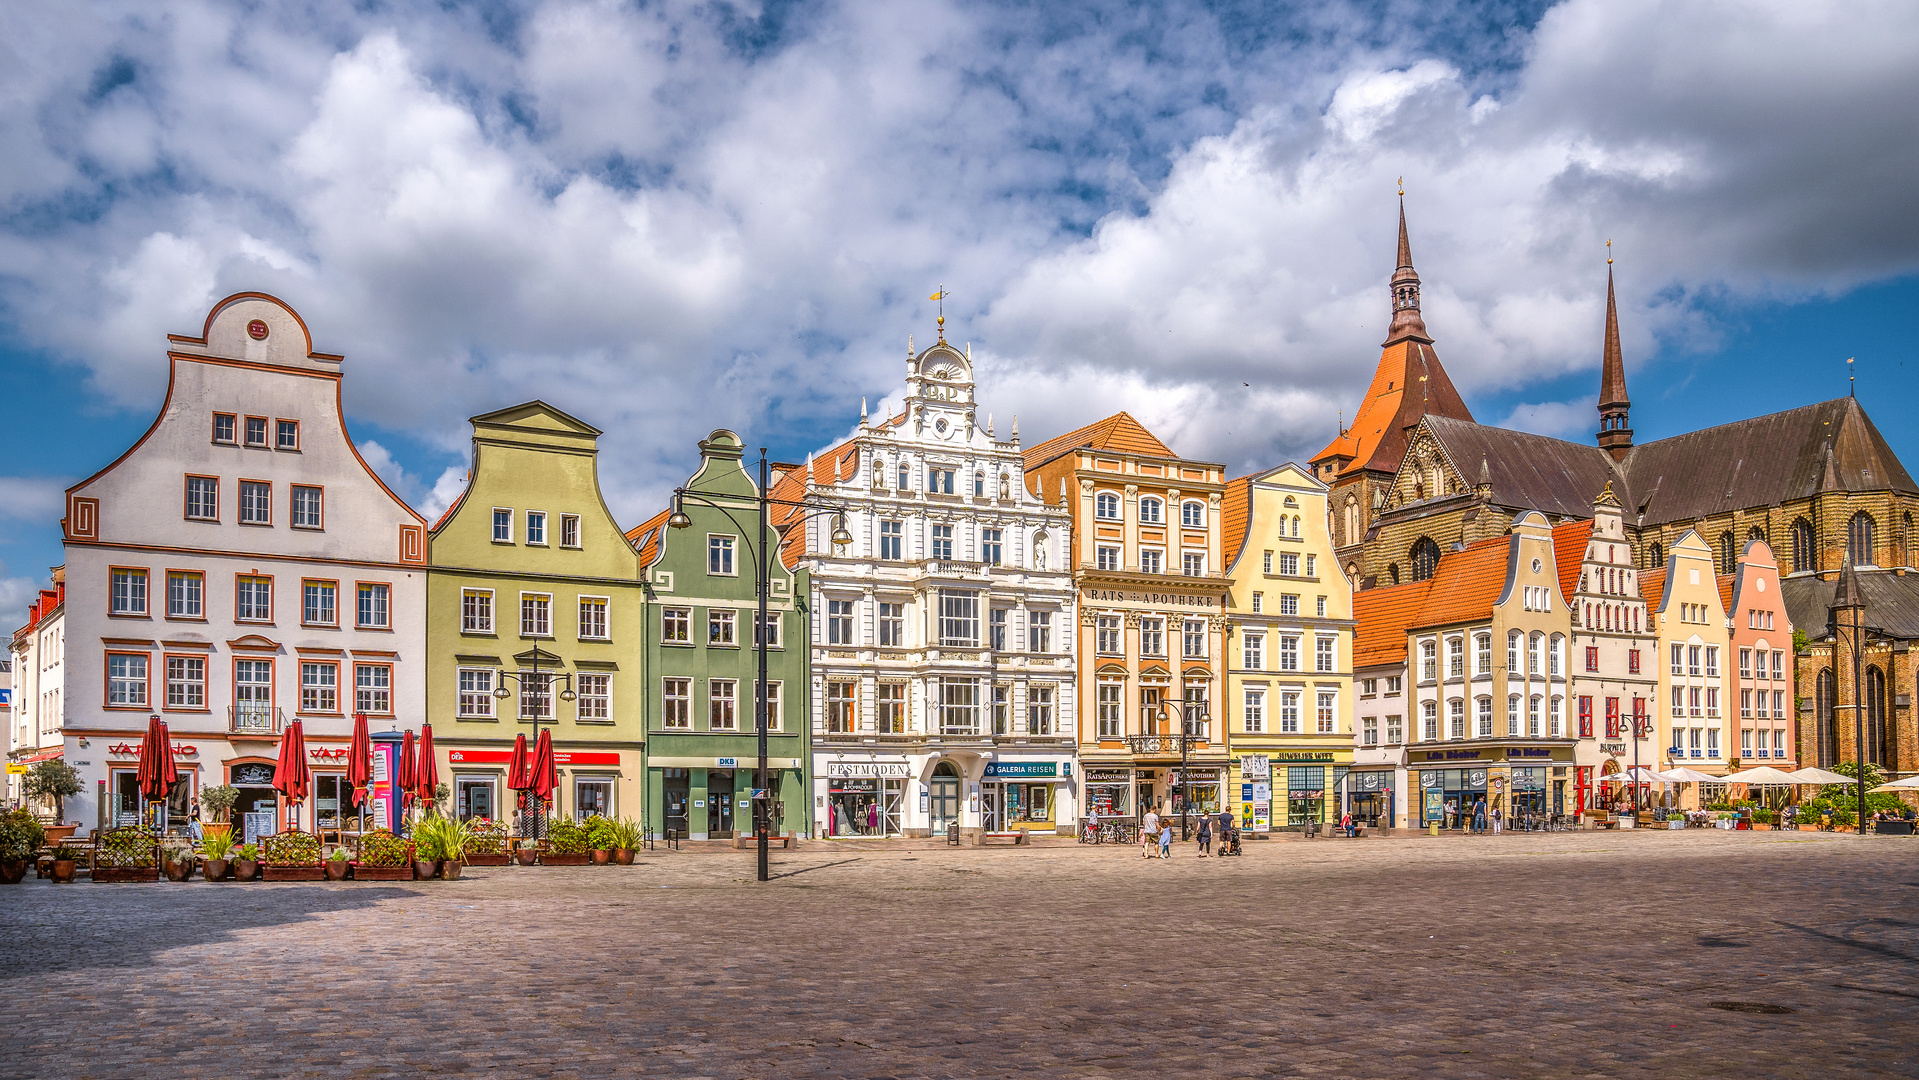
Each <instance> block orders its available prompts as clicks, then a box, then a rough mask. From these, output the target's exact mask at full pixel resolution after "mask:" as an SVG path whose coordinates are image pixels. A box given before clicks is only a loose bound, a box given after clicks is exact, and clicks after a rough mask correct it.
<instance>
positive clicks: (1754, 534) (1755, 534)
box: [1746, 525, 1766, 544]
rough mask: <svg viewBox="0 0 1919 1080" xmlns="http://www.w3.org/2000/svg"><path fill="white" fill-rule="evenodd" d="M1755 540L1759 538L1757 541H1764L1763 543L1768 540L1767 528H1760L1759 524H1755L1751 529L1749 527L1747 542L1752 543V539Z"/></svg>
mask: <svg viewBox="0 0 1919 1080" xmlns="http://www.w3.org/2000/svg"><path fill="white" fill-rule="evenodd" d="M1754 540H1757V541H1759V542H1760V543H1762V544H1763V543H1765V542H1766V530H1765V529H1763V528H1760V527H1759V526H1757V525H1754V526H1753V527H1752V528H1750V529H1747V530H1746V542H1747V543H1751V542H1752V541H1754Z"/></svg>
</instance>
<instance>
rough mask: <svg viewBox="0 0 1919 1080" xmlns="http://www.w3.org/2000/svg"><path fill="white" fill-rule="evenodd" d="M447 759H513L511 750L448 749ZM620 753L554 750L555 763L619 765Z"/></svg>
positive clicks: (465, 761) (480, 762) (494, 762)
mask: <svg viewBox="0 0 1919 1080" xmlns="http://www.w3.org/2000/svg"><path fill="white" fill-rule="evenodd" d="M532 756H533V748H532V747H530V746H529V747H527V757H528V758H529V759H530V758H532ZM446 759H447V760H448V761H449V762H452V763H453V764H455V765H508V764H511V763H512V761H513V751H511V750H448V751H447V753H446ZM619 763H620V755H619V753H618V752H617V751H616V752H613V753H597V754H589V753H581V752H578V751H573V750H555V751H553V764H555V765H618V764H619Z"/></svg>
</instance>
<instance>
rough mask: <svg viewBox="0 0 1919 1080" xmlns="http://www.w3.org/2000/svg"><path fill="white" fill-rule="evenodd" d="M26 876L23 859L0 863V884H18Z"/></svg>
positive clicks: (25, 865)
mask: <svg viewBox="0 0 1919 1080" xmlns="http://www.w3.org/2000/svg"><path fill="white" fill-rule="evenodd" d="M26 876H27V863H26V860H25V859H15V860H11V861H8V862H3V863H0V885H18V884H20V882H21V881H22V880H24V879H25V878H26Z"/></svg>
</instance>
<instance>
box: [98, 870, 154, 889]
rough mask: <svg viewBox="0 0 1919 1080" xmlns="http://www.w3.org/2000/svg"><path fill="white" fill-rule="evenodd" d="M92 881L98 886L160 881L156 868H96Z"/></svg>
mask: <svg viewBox="0 0 1919 1080" xmlns="http://www.w3.org/2000/svg"><path fill="white" fill-rule="evenodd" d="M93 880H94V881H95V882H96V883H97V884H100V885H125V884H129V883H132V882H136V881H158V880H160V868H159V867H157V866H96V867H94V868H93Z"/></svg>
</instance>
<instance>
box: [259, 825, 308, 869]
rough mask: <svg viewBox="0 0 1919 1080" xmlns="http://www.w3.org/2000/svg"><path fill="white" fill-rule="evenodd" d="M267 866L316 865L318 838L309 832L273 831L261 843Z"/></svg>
mask: <svg viewBox="0 0 1919 1080" xmlns="http://www.w3.org/2000/svg"><path fill="white" fill-rule="evenodd" d="M261 847H262V849H263V850H264V851H265V852H266V862H267V865H268V866H318V865H319V864H320V838H319V837H318V836H315V835H314V834H312V833H310V832H283V833H275V834H273V835H272V836H269V837H267V838H266V840H265V841H263V842H262V844H261Z"/></svg>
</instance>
